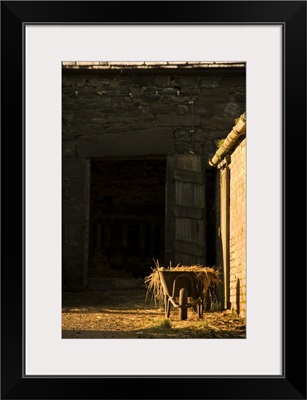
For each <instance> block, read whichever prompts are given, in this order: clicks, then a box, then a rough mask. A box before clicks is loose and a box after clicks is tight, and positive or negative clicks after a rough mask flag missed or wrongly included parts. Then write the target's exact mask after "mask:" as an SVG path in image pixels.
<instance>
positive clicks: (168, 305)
mask: <svg viewBox="0 0 307 400" xmlns="http://www.w3.org/2000/svg"><path fill="white" fill-rule="evenodd" d="M164 303H165V318H169V316H170V312H171V302H170V301H169V298H168V296H167V295H165V296H164Z"/></svg>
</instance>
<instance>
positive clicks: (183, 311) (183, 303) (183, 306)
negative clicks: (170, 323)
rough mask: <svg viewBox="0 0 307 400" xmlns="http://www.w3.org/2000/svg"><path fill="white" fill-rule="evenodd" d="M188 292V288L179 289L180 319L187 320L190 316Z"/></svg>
mask: <svg viewBox="0 0 307 400" xmlns="http://www.w3.org/2000/svg"><path fill="white" fill-rule="evenodd" d="M187 303H188V292H187V289H186V288H181V289H180V291H179V306H180V307H179V319H180V320H181V321H182V320H185V319H187V318H188V309H187Z"/></svg>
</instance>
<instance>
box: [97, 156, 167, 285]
mask: <svg viewBox="0 0 307 400" xmlns="http://www.w3.org/2000/svg"><path fill="white" fill-rule="evenodd" d="M165 179H166V159H165V158H155V159H152V158H149V159H148V158H142V159H113V160H111V159H93V160H92V161H91V179H90V182H91V185H90V246H89V250H90V252H89V253H90V254H89V255H90V259H89V277H95V276H101V277H103V276H112V274H113V273H114V274H117V275H118V273H121V272H122V273H128V274H129V275H131V276H133V277H135V278H144V277H145V276H146V275H148V274H150V272H151V267H152V266H153V265H154V262H153V259H158V260H159V262H160V263H164V251H165V243H164V242H165V233H164V232H165Z"/></svg>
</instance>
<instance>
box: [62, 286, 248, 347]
mask: <svg viewBox="0 0 307 400" xmlns="http://www.w3.org/2000/svg"><path fill="white" fill-rule="evenodd" d="M124 286H125V287H124ZM145 297H146V289H145V287H144V286H143V285H142V284H141V283H140V284H139V285H138V286H136V285H134V286H132V287H131V288H130V289H129V285H127V284H126V285H123V288H118V287H117V288H116V289H113V290H112V289H109V290H99V291H96V290H93V291H86V292H82V293H64V294H63V309H62V338H78V339H81V338H85V339H90V338H92V339H96V338H102V339H103V338H122V339H124V338H131V339H135V338H140V339H141V338H148V339H159V338H164V339H165V338H170V339H184V338H189V339H196V338H215V339H216V338H221V339H222V338H224V339H232V338H233V339H245V338H246V326H245V320H244V319H242V318H240V317H238V316H237V315H235V314H233V313H231V312H230V311H222V312H204V314H203V317H202V318H201V319H200V318H198V316H197V313H196V312H194V311H192V309H189V310H188V319H187V320H184V321H180V319H179V312H178V309H174V308H172V310H171V313H170V318H169V319H165V316H164V309H163V308H162V307H159V306H156V305H155V304H154V301H152V300H151V299H148V300H147V301H145Z"/></svg>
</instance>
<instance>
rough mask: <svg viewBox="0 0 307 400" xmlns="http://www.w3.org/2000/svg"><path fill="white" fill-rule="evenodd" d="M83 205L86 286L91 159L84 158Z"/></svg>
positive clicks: (84, 280) (85, 284) (85, 275)
mask: <svg viewBox="0 0 307 400" xmlns="http://www.w3.org/2000/svg"><path fill="white" fill-rule="evenodd" d="M84 183H85V188H84V191H85V206H84V250H83V252H84V255H83V288H84V289H85V288H86V286H87V275H88V261H89V225H90V184H91V160H90V159H89V158H87V159H86V160H85V179H84Z"/></svg>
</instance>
